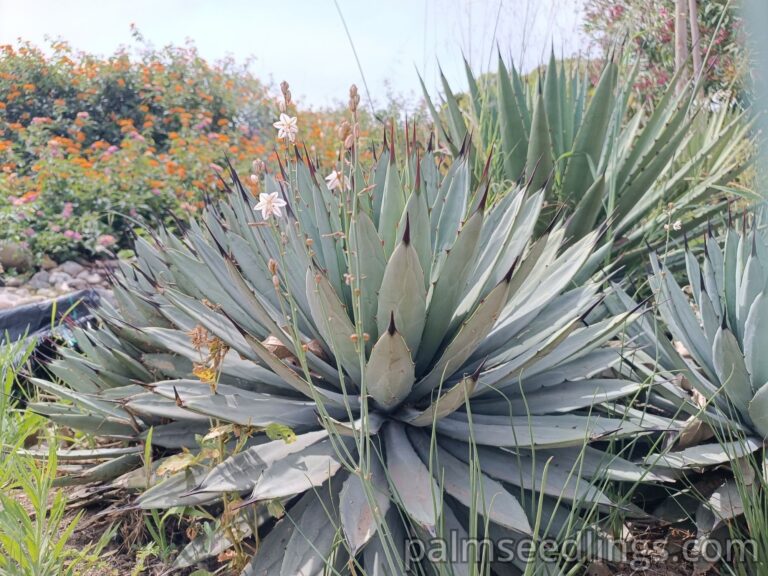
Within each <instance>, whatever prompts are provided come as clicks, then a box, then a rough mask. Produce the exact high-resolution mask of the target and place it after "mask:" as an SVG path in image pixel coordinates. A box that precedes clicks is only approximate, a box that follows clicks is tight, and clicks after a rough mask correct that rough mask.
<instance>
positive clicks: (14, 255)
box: [0, 242, 34, 272]
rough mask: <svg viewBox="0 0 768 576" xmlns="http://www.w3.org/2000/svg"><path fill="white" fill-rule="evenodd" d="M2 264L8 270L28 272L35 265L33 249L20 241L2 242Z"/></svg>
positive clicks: (0, 250)
mask: <svg viewBox="0 0 768 576" xmlns="http://www.w3.org/2000/svg"><path fill="white" fill-rule="evenodd" d="M0 265H2V267H3V268H5V269H6V270H9V269H11V268H13V269H14V270H16V271H17V272H27V271H28V270H31V269H32V266H33V265H34V257H33V256H32V251H31V250H30V249H29V248H27V247H26V246H24V245H23V244H21V243H20V242H1V243H0Z"/></svg>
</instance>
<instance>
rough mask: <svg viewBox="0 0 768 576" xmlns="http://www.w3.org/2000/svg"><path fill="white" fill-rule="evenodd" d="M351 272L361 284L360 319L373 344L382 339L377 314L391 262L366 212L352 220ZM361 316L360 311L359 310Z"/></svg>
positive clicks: (350, 238) (350, 232) (350, 239)
mask: <svg viewBox="0 0 768 576" xmlns="http://www.w3.org/2000/svg"><path fill="white" fill-rule="evenodd" d="M349 244H350V250H351V252H350V255H349V264H350V272H351V274H352V276H353V277H354V278H355V281H358V282H359V283H360V315H361V318H359V319H357V320H358V321H360V322H362V325H363V332H364V333H367V334H368V335H369V336H370V338H371V340H372V341H373V342H375V341H376V339H377V338H378V331H377V330H378V328H377V326H376V311H377V309H378V294H379V289H380V288H381V281H382V279H383V278H384V269H385V268H386V265H387V261H386V258H385V257H384V249H383V247H382V245H381V238H379V234H378V232H377V231H376V227H375V226H374V224H373V221H372V220H371V219H370V217H369V216H368V215H367V214H366V213H365V212H358V214H357V216H356V217H355V218H353V219H352V223H351V225H350V231H349ZM355 312H357V309H355Z"/></svg>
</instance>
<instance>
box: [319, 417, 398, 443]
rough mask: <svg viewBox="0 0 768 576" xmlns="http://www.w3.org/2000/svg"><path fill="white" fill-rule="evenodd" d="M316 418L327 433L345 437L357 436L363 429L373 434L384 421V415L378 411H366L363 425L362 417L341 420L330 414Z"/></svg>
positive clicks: (379, 428) (377, 431) (370, 434)
mask: <svg viewBox="0 0 768 576" xmlns="http://www.w3.org/2000/svg"><path fill="white" fill-rule="evenodd" d="M318 419H319V420H320V424H322V426H323V427H324V428H325V429H326V430H327V431H328V433H329V434H337V435H339V436H346V437H347V438H359V436H360V434H361V432H362V431H365V432H366V433H367V434H368V435H369V436H375V435H376V434H378V433H379V430H381V426H382V425H383V424H384V422H385V419H384V416H383V415H382V414H379V413H378V412H368V413H367V414H366V419H365V425H363V419H362V417H361V418H358V419H357V420H353V421H351V422H341V421H339V420H336V419H335V418H332V417H330V416H324V417H322V418H318Z"/></svg>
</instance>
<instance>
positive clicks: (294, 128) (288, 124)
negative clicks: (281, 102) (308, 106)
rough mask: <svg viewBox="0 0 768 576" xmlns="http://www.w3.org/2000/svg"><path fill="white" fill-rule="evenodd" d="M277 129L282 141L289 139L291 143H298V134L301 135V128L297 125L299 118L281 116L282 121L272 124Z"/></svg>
mask: <svg viewBox="0 0 768 576" xmlns="http://www.w3.org/2000/svg"><path fill="white" fill-rule="evenodd" d="M272 126H274V127H275V128H277V137H278V138H279V139H280V140H283V139H284V138H288V140H290V141H291V142H295V141H296V134H298V133H299V126H298V124H297V118H296V117H295V116H288V114H285V113H283V114H280V120H278V121H277V122H275V123H274V124H272Z"/></svg>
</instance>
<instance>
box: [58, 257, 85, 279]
mask: <svg viewBox="0 0 768 576" xmlns="http://www.w3.org/2000/svg"><path fill="white" fill-rule="evenodd" d="M58 270H59V271H60V272H65V273H67V274H69V275H70V276H72V277H73V278H74V277H75V276H77V275H78V274H80V272H83V271H84V270H85V266H83V265H81V264H78V263H77V262H73V261H72V260H69V261H67V262H64V264H61V265H60V266H59V268H58Z"/></svg>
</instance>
